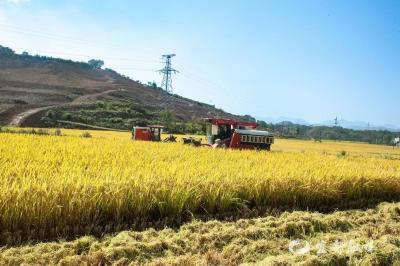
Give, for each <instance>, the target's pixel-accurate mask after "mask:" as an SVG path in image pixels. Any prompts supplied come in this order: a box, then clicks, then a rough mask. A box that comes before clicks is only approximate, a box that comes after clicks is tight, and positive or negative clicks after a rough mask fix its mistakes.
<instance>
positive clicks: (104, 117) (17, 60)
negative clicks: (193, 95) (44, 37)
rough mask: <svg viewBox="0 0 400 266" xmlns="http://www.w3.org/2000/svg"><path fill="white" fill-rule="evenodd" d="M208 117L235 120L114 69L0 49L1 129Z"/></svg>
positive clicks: (125, 124)
mask: <svg viewBox="0 0 400 266" xmlns="http://www.w3.org/2000/svg"><path fill="white" fill-rule="evenodd" d="M204 116H224V117H234V115H232V114H228V113H226V112H224V111H222V110H220V109H216V108H215V107H214V106H212V105H208V104H204V103H201V102H197V101H193V100H190V99H187V98H184V97H181V96H179V95H171V94H168V93H166V92H165V91H163V90H162V89H160V88H156V87H151V86H147V85H143V84H141V83H140V82H138V81H133V80H131V79H129V78H127V77H125V76H123V75H120V74H118V73H117V72H115V71H113V70H111V69H98V68H94V67H92V66H91V65H89V64H88V63H84V62H74V61H70V60H63V59H56V58H51V57H43V56H31V55H28V54H26V53H23V54H21V55H20V54H16V53H14V51H13V50H11V49H10V48H6V47H2V46H0V125H11V126H37V127H46V126H60V125H58V122H57V121H58V120H68V121H74V122H82V123H88V124H94V125H99V126H112V127H115V128H120V129H128V128H129V127H131V126H132V125H133V124H143V123H155V122H158V123H160V122H163V121H164V120H168V121H169V122H170V121H174V122H178V123H179V122H188V121H195V120H196V119H198V118H201V117H204ZM164 122H165V121H164ZM61 126H62V125H61Z"/></svg>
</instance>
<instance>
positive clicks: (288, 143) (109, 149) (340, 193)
mask: <svg viewBox="0 0 400 266" xmlns="http://www.w3.org/2000/svg"><path fill="white" fill-rule="evenodd" d="M62 132H63V135H64V136H38V135H28V134H9V133H1V134H0V165H1V167H0V191H1V192H2V193H1V194H0V241H1V244H15V243H21V242H24V241H27V240H31V241H32V240H49V239H55V238H59V237H64V238H72V237H75V236H79V235H86V234H94V235H102V234H104V233H108V232H118V231H122V230H125V229H128V228H136V229H140V228H147V227H149V226H150V227H155V228H161V227H164V226H165V225H169V226H175V225H180V224H181V223H182V222H185V221H188V220H191V219H193V218H227V219H230V218H240V217H249V216H255V215H258V214H263V213H266V212H267V213H274V212H276V211H281V210H292V209H301V210H319V211H330V210H334V209H336V208H340V209H344V208H351V207H368V206H372V205H373V204H375V203H378V202H381V201H398V200H399V199H400V161H399V155H400V151H399V150H398V149H392V148H391V147H384V146H376V145H368V144H362V143H340V142H322V143H317V142H312V141H298V140H297V141H296V140H277V142H276V144H275V145H274V146H273V151H272V152H257V151H238V150H222V149H210V148H193V147H187V146H183V145H182V144H180V143H150V142H132V141H131V140H130V139H129V133H121V132H101V131H91V134H92V135H93V137H92V138H81V137H79V136H80V135H81V134H82V131H78V130H62ZM343 150H345V151H346V152H347V153H346V154H345V155H343V154H342V153H341V151H343Z"/></svg>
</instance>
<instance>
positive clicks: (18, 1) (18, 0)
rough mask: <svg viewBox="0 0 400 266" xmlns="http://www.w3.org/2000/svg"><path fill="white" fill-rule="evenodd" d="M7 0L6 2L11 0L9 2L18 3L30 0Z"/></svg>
mask: <svg viewBox="0 0 400 266" xmlns="http://www.w3.org/2000/svg"><path fill="white" fill-rule="evenodd" d="M7 1H8V2H11V3H13V4H16V5H18V4H23V3H28V2H30V1H31V0H7Z"/></svg>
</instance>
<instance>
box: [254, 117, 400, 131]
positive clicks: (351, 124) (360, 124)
mask: <svg viewBox="0 0 400 266" xmlns="http://www.w3.org/2000/svg"><path fill="white" fill-rule="evenodd" d="M257 119H258V120H263V121H265V122H267V123H273V124H278V123H281V122H291V123H293V124H298V125H305V126H312V125H314V126H334V125H335V123H334V120H333V119H332V120H326V121H323V122H319V123H311V122H308V121H306V120H304V119H302V118H293V117H285V116H280V117H257ZM338 125H339V126H340V127H343V128H348V129H354V130H388V131H392V132H400V127H399V126H395V125H390V124H385V125H380V126H378V125H372V124H369V123H368V122H365V121H349V120H345V119H339V120H338Z"/></svg>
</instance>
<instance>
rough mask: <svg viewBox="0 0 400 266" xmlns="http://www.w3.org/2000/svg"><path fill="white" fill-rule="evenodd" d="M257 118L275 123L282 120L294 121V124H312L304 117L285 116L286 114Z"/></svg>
mask: <svg viewBox="0 0 400 266" xmlns="http://www.w3.org/2000/svg"><path fill="white" fill-rule="evenodd" d="M257 120H262V121H265V122H267V123H273V124H277V123H280V122H292V123H293V124H299V125H305V126H310V125H311V123H309V122H307V121H306V120H304V119H302V118H293V117H285V116H280V117H257Z"/></svg>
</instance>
